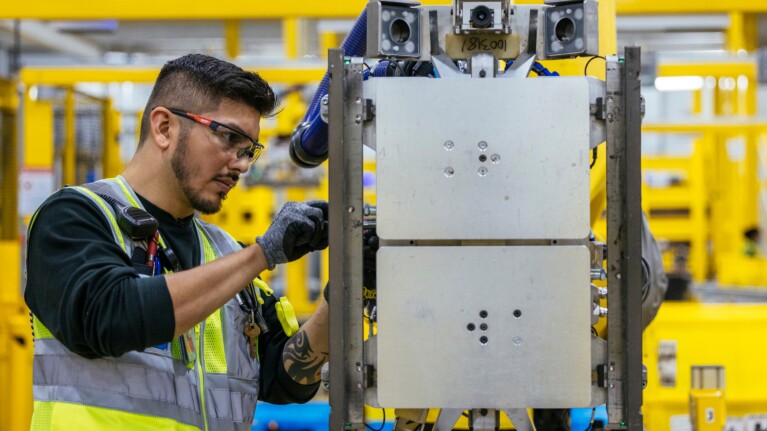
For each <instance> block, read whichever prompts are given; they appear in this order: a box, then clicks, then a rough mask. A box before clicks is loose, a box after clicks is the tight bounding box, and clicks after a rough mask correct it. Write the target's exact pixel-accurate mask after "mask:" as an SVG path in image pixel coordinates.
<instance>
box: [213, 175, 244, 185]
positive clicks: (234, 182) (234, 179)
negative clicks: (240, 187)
mask: <svg viewBox="0 0 767 431" xmlns="http://www.w3.org/2000/svg"><path fill="white" fill-rule="evenodd" d="M216 179H217V180H224V179H230V180H232V188H235V187H236V186H237V182H239V181H240V174H237V173H231V174H228V175H219V176H217V177H216Z"/></svg>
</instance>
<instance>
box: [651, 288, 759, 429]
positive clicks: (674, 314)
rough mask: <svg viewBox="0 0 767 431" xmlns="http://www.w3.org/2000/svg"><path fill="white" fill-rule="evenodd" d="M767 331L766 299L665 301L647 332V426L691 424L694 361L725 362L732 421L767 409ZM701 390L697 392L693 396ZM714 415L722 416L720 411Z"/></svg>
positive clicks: (714, 404) (713, 403)
mask: <svg viewBox="0 0 767 431" xmlns="http://www.w3.org/2000/svg"><path fill="white" fill-rule="evenodd" d="M765 334H767V305H765V304H698V303H680V302H667V303H664V304H663V305H662V306H661V308H660V312H659V313H658V316H657V317H656V318H655V320H654V321H653V323H652V324H650V326H649V327H648V328H647V329H646V330H645V332H644V337H643V338H644V339H643V349H644V350H643V351H644V364H645V365H646V366H647V374H648V382H647V388H646V389H645V390H644V418H645V426H646V427H647V429H648V430H650V431H672V430H674V429H680V428H676V427H673V426H672V425H676V426H678V427H682V426H685V424H686V426H687V427H688V428H687V429H689V426H690V414H691V413H692V412H691V411H690V395H691V391H690V388H694V387H695V386H694V385H693V382H692V374H691V373H690V371H689V370H690V369H691V368H692V367H693V366H694V365H713V364H722V365H724V366H725V367H726V369H727V397H726V406H727V407H726V410H727V416H728V422H729V423H731V424H734V425H737V424H745V423H746V422H747V421H748V418H749V417H750V416H752V415H760V414H765V413H767V393H765V392H764V390H763V388H764V387H765V386H767V362H765V361H764V360H763V359H762V358H764V357H765V356H766V355H767V345H765V343H764V342H763V341H764V336H765ZM706 386H709V385H706ZM703 393H705V392H695V391H693V395H701V394H703ZM700 398H701V399H700V402H702V403H710V404H708V407H707V408H711V407H715V408H719V407H717V406H718V404H717V403H719V402H720V401H714V399H713V398H715V397H713V396H711V395H709V396H708V398H707V401H704V400H703V398H704V397H702V396H701V397H700ZM704 415H705V412H704ZM715 419H716V421H719V420H720V419H719V418H718V416H716V415H715ZM699 429H708V428H699ZM719 429H721V428H719ZM735 429H742V428H735ZM746 429H748V428H746ZM752 429H753V428H752Z"/></svg>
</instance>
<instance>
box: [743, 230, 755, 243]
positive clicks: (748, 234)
mask: <svg viewBox="0 0 767 431" xmlns="http://www.w3.org/2000/svg"><path fill="white" fill-rule="evenodd" d="M743 236H745V237H746V238H748V239H750V240H751V241H756V240H757V239H759V228H758V227H752V228H751V229H748V230H747V231H745V232H743Z"/></svg>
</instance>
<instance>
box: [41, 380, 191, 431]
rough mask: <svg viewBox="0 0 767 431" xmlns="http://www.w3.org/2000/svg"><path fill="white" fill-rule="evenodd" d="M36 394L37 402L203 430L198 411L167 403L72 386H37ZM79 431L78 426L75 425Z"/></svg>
mask: <svg viewBox="0 0 767 431" xmlns="http://www.w3.org/2000/svg"><path fill="white" fill-rule="evenodd" d="M33 392H34V396H35V400H37V401H62V402H67V403H75V404H83V405H87V406H93V407H103V408H106V409H112V410H120V411H125V412H128V413H138V414H143V415H150V416H155V417H163V418H168V419H172V420H175V421H178V422H182V423H185V424H189V425H194V426H196V427H198V428H200V429H202V428H203V422H202V416H200V412H199V411H197V410H194V409H188V408H183V407H181V406H177V405H173V404H170V403H165V402H161V401H157V400H153V399H146V398H140V397H127V396H125V395H122V394H118V393H115V392H109V391H105V390H103V389H98V388H87V387H82V386H78V387H69V386H40V385H34V386H33ZM72 426H74V428H73V429H76V428H77V427H76V423H73V424H72Z"/></svg>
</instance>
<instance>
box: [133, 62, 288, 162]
mask: <svg viewBox="0 0 767 431" xmlns="http://www.w3.org/2000/svg"><path fill="white" fill-rule="evenodd" d="M223 98H227V99H231V100H234V101H235V102H241V103H244V104H246V105H248V106H250V107H252V108H254V109H255V110H256V111H258V113H259V114H261V116H262V117H270V116H272V115H273V114H274V110H275V107H276V106H277V100H276V97H275V95H274V90H272V88H271V87H270V86H269V84H268V83H267V82H266V81H265V80H264V79H263V78H261V77H260V76H259V75H258V74H257V73H254V72H248V71H245V70H243V69H242V68H240V67H239V66H236V65H234V64H232V63H229V62H227V61H224V60H219V59H217V58H215V57H210V56H208V55H203V54H188V55H185V56H183V57H180V58H177V59H175V60H171V61H169V62H167V63H165V65H164V66H163V67H162V69H161V70H160V74H159V75H158V76H157V81H155V84H154V88H153V89H152V94H151V95H150V96H149V100H148V101H147V104H146V107H145V108H144V114H143V115H142V117H141V133H140V135H139V147H141V145H142V144H143V143H144V141H145V140H146V139H147V137H148V136H149V128H150V124H149V123H150V122H149V115H150V114H151V112H152V110H153V109H155V108H157V107H158V106H164V107H168V108H176V109H184V110H187V111H188V112H192V113H200V112H206V111H212V110H215V109H216V108H217V107H218V105H219V104H220V103H221V99H223Z"/></svg>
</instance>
